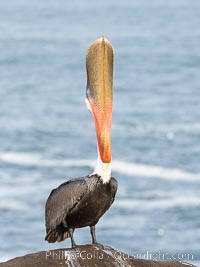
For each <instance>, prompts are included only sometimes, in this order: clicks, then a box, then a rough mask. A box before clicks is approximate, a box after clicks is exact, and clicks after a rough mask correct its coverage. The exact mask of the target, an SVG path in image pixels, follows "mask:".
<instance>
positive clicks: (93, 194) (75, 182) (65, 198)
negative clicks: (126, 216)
mask: <svg viewBox="0 0 200 267" xmlns="http://www.w3.org/2000/svg"><path fill="white" fill-rule="evenodd" d="M116 191H117V181H116V179H115V178H111V179H110V181H109V182H108V183H103V181H102V179H101V177H99V176H98V175H96V174H95V175H92V176H86V177H81V178H76V179H72V180H69V181H68V182H65V183H63V184H61V185H60V186H59V187H58V188H57V189H54V190H53V191H52V192H51V194H50V196H49V198H48V200H47V204H46V222H47V223H46V228H47V235H46V238H45V239H46V240H47V241H48V242H49V243H53V242H56V241H58V242H60V241H63V240H64V239H66V238H68V237H71V242H72V247H74V246H76V244H75V242H74V239H73V231H74V229H75V228H82V227H86V226H90V229H91V234H92V243H96V242H97V241H96V236H95V225H96V224H97V222H98V221H99V219H100V217H101V216H102V215H103V214H104V213H105V212H106V211H107V210H108V209H109V208H110V206H111V204H112V203H113V201H114V198H115V194H116ZM52 218H54V219H52Z"/></svg>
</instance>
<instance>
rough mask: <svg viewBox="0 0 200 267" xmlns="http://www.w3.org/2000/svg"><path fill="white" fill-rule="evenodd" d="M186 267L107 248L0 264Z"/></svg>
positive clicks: (91, 247) (25, 266)
mask: <svg viewBox="0 0 200 267" xmlns="http://www.w3.org/2000/svg"><path fill="white" fill-rule="evenodd" d="M58 266H59V267H60V266H65V267H184V266H185V267H186V266H187V267H188V266H194V265H191V264H187V263H179V262H169V261H150V260H142V259H134V258H133V257H131V256H128V255H127V254H125V253H123V252H120V251H117V250H114V249H113V248H111V247H108V246H102V245H85V246H79V247H77V248H73V249H71V248H66V249H57V250H51V251H41V252H38V253H33V254H28V255H25V256H23V257H17V258H14V259H12V260H9V261H7V262H3V263H0V267H58Z"/></svg>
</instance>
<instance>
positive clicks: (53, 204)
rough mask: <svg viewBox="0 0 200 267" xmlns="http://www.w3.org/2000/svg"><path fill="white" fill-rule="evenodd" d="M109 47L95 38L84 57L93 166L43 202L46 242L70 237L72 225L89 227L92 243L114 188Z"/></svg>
mask: <svg viewBox="0 0 200 267" xmlns="http://www.w3.org/2000/svg"><path fill="white" fill-rule="evenodd" d="M113 57H114V53H113V47H112V45H111V43H110V42H109V41H108V40H107V39H106V38H105V37H101V38H99V39H97V40H95V41H94V42H93V43H92V44H91V45H90V47H89V48H88V52H87V56H86V69H87V92H86V105H87V107H88V109H89V111H90V112H91V114H92V117H93V120H94V123H95V127H96V135H97V141H98V146H97V147H98V160H97V166H96V168H95V170H94V172H93V173H92V174H91V175H88V176H85V177H80V178H76V179H72V180H69V181H67V182H65V183H63V184H61V185H60V186H59V187H58V188H56V189H54V190H53V191H52V192H51V194H50V196H49V197H48V199H47V202H46V210H45V215H46V216H45V217H46V218H45V219H46V237H45V240H47V241H48V242H49V243H54V242H56V241H58V242H60V241H63V240H65V239H66V238H68V237H70V238H71V244H72V247H74V246H76V244H75V241H74V238H73V232H74V230H75V228H81V227H85V226H90V231H91V235H92V243H96V242H97V241H96V236H95V225H96V224H97V222H98V221H99V219H100V217H101V216H102V215H103V214H104V213H105V212H106V211H107V210H108V209H109V207H110V206H111V204H112V203H113V201H114V198H115V194H116V191H117V181H116V179H115V178H113V177H111V160H112V159H111V157H112V155H111V123H112V88H113Z"/></svg>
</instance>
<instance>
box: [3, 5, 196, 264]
mask: <svg viewBox="0 0 200 267" xmlns="http://www.w3.org/2000/svg"><path fill="white" fill-rule="evenodd" d="M199 10H200V2H199V1H198V0H190V1H187V0H173V1H172V0H171V1H165V0H153V1H148V0H140V1H135V0H134V1H128V0H123V1H116V0H115V1H114V0H110V1H109V0H108V1H106V0H102V1H99V2H97V1H89V0H87V1H81V0H74V1H72V2H71V1H64V0H59V1H53V0H50V1H44V0H35V1H26V0H13V1H11V2H10V1H1V2H0V51H1V53H0V229H1V231H0V261H4V260H7V259H9V258H11V257H15V256H20V255H24V254H27V253H31V252H36V251H38V250H49V249H54V248H59V247H69V246H70V241H69V240H67V241H66V242H63V243H59V244H54V245H52V244H48V243H46V242H45V241H44V235H45V225H44V206H45V201H46V199H47V197H48V195H49V193H50V191H51V190H52V189H53V188H55V187H57V186H58V185H59V184H61V183H62V182H63V181H65V180H66V179H69V178H73V177H79V176H83V175H87V174H88V173H91V172H92V170H93V168H94V165H95V160H96V137H95V130H94V125H93V121H92V119H91V116H90V114H89V112H88V111H87V110H86V108H85V103H84V98H85V88H86V72H85V55H86V51H87V47H88V46H89V44H90V43H91V42H92V41H93V40H94V39H96V38H98V37H100V36H102V35H105V36H106V37H107V38H108V39H109V40H110V41H111V42H112V43H113V46H114V48H115V73H114V110H113V131H112V144H113V176H115V177H116V178H117V179H118V182H119V190H118V193H117V197H116V200H115V202H114V204H113V206H112V208H111V209H110V210H109V211H108V212H107V213H106V214H105V216H104V217H103V218H101V220H100V222H99V223H98V225H97V239H98V241H99V242H100V243H103V244H107V245H110V246H112V247H114V248H116V249H119V250H122V251H124V252H125V253H129V254H131V255H137V254H139V255H140V256H142V257H145V255H150V254H152V253H157V254H156V255H164V258H165V259H170V258H169V257H171V259H177V260H182V261H187V262H190V263H193V264H196V265H197V266H200V216H199V211H200V108H199V107H200V90H199V86H200V52H199V51H200V50H199V45H200V27H199V25H200V16H199ZM75 239H76V241H77V243H79V244H85V243H89V242H90V234H89V229H87V228H85V229H79V230H76V232H75ZM159 252H161V254H159ZM162 253H163V254H162ZM169 255H170V256H169ZM146 257H147V256H146ZM152 257H153V256H152ZM157 258H158V259H159V258H160V259H161V260H162V259H163V258H162V257H161V256H158V257H157Z"/></svg>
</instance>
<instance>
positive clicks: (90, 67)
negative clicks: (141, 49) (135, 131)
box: [86, 36, 114, 183]
mask: <svg viewBox="0 0 200 267" xmlns="http://www.w3.org/2000/svg"><path fill="white" fill-rule="evenodd" d="M113 58H114V50H113V47H112V44H111V43H110V42H109V41H108V40H107V39H106V38H105V37H104V36H103V37H101V38H99V39H97V40H95V41H94V42H93V43H92V44H91V45H90V46H89V48H88V51H87V56H86V69H87V91H86V105H87V107H88V109H89V111H90V112H91V114H92V117H93V120H94V124H95V128H96V136H97V143H98V145H97V148H98V160H97V166H96V168H95V170H94V173H93V174H98V175H100V176H101V177H102V179H103V182H104V183H106V182H108V181H109V180H110V176H111V161H112V151H111V126H112V101H113Z"/></svg>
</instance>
